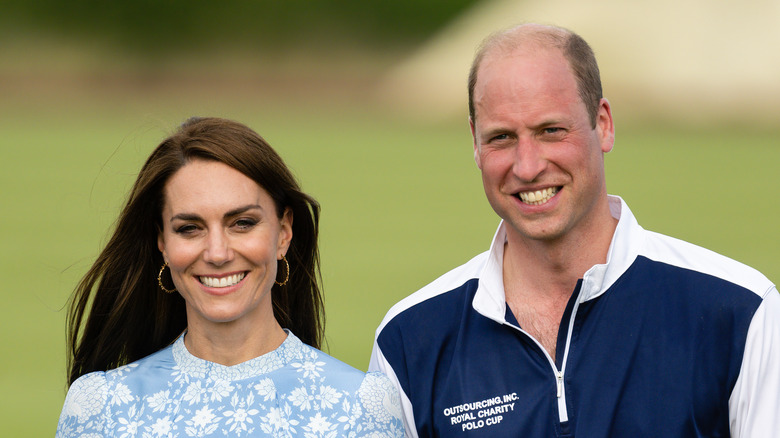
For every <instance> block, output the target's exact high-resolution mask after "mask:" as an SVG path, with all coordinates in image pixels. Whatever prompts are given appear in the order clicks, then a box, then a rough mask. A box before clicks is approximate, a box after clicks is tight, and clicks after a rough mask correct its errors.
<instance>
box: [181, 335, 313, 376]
mask: <svg viewBox="0 0 780 438" xmlns="http://www.w3.org/2000/svg"><path fill="white" fill-rule="evenodd" d="M285 331H286V332H287V338H286V339H285V340H284V342H282V344H281V345H280V346H279V347H278V348H277V349H276V350H273V351H270V352H268V353H266V354H264V355H262V356H258V357H256V358H254V359H249V360H248V361H246V362H242V363H240V364H236V365H231V366H226V365H221V364H218V363H215V362H210V361H207V360H205V359H201V358H199V357H195V356H193V355H192V353H190V352H189V351H188V350H187V347H186V346H185V345H184V336H185V335H186V332H185V333H183V334H182V335H181V336H179V338H178V339H176V341H175V342H174V343H173V345H172V346H171V350H172V353H173V359H174V361H175V362H176V368H175V369H174V375H175V380H179V379H185V380H187V381H188V380H189V379H209V380H221V381H235V380H241V379H247V378H252V377H256V376H260V375H263V374H268V373H270V372H273V371H275V370H278V369H280V368H282V367H284V366H286V365H287V364H289V363H290V362H292V361H294V360H300V358H301V357H303V354H304V344H303V342H302V341H301V340H300V339H298V337H296V336H295V335H294V334H292V332H290V331H289V330H287V329H285Z"/></svg>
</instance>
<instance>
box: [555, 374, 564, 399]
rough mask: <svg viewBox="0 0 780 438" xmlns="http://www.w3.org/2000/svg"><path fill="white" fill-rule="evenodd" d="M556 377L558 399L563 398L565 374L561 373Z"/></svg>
mask: <svg viewBox="0 0 780 438" xmlns="http://www.w3.org/2000/svg"><path fill="white" fill-rule="evenodd" d="M556 377H557V380H558V398H561V396H563V374H561V373H560V372H559V373H558V374H557V376H556Z"/></svg>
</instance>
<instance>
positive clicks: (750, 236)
mask: <svg viewBox="0 0 780 438" xmlns="http://www.w3.org/2000/svg"><path fill="white" fill-rule="evenodd" d="M78 3H84V4H85V5H89V4H91V3H90V2H78ZM260 3H262V2H260ZM401 3H404V2H401ZM468 3H473V2H462V3H461V4H459V5H457V7H453V9H451V10H441V8H440V10H439V11H436V10H434V11H433V12H429V15H428V17H429V22H427V24H420V23H417V24H414V23H411V24H409V27H408V29H417V30H414V31H411V30H408V29H407V31H402V30H401V29H394V28H393V27H392V26H386V27H381V26H374V27H373V28H372V27H371V26H366V24H370V22H369V23H365V22H366V21H367V20H368V19H367V18H366V16H361V15H359V14H356V13H354V12H353V13H352V15H349V14H347V13H343V14H341V15H340V14H339V10H338V8H336V5H337V2H330V4H331V6H332V8H335V9H332V10H329V12H328V13H327V14H326V13H324V12H322V11H320V13H321V14H324V15H323V16H332V17H335V18H332V19H331V21H334V22H336V24H335V25H331V26H326V25H322V26H323V27H322V28H319V27H317V28H316V29H317V32H318V33H315V34H314V35H311V34H307V33H306V32H303V33H300V32H292V31H291V30H290V29H289V26H287V27H285V26H279V28H281V29H285V30H284V32H287V33H284V32H282V31H280V30H279V29H276V31H275V32H276V33H275V34H274V35H276V36H277V37H280V38H282V39H283V40H284V41H287V44H282V43H279V44H277V46H276V50H270V49H268V48H267V47H269V46H273V45H274V43H275V40H274V39H273V38H271V37H269V36H268V33H265V34H263V33H261V32H259V31H256V32H255V33H250V34H249V35H244V36H243V37H242V36H241V35H234V34H230V32H226V33H225V35H226V36H225V41H242V44H235V45H234V46H233V48H232V49H231V50H224V49H223V48H220V47H224V46H219V44H217V46H218V47H209V48H208V50H206V49H203V50H202V51H201V50H196V48H195V47H194V46H197V44H189V43H187V40H183V39H181V38H179V37H176V38H174V37H166V36H165V34H156V35H157V36H158V37H159V38H161V39H163V40H164V41H170V48H166V47H167V46H166V45H162V46H159V45H155V44H149V43H148V42H139V43H138V44H129V43H128V42H127V41H128V40H131V39H132V38H131V37H132V35H134V33H133V32H135V35H137V34H138V32H139V30H137V29H136V30H133V29H130V30H126V32H124V33H121V32H114V33H111V32H108V31H107V30H106V29H102V28H99V27H98V26H95V28H94V29H92V28H89V27H84V28H78V25H77V24H78V20H75V19H73V21H72V22H69V21H67V20H65V21H64V22H63V23H60V24H58V25H57V26H53V25H52V23H55V22H57V21H56V20H54V18H56V17H57V15H56V14H54V13H47V14H45V13H42V12H40V11H37V12H36V11H32V12H31V11H29V10H28V9H25V8H24V7H21V6H20V7H18V8H16V9H13V10H12V11H14V13H15V14H17V17H25V20H22V21H21V22H22V23H23V25H21V24H18V23H19V22H17V25H16V26H18V28H15V29H13V30H12V31H11V30H8V29H9V28H8V27H7V26H6V27H4V29H5V31H4V33H3V34H2V35H0V37H2V39H0V43H2V44H3V47H4V50H3V52H2V54H0V75H2V76H0V93H2V98H1V99H0V157H2V164H3V170H2V172H0V205H1V206H2V207H1V208H2V214H1V215H0V242H2V243H1V245H2V251H1V252H0V269H2V274H3V275H2V277H3V278H4V279H5V281H6V283H5V286H4V287H3V292H2V293H3V302H4V305H3V306H2V307H0V324H2V325H1V326H0V330H1V332H2V340H3V343H2V346H1V347H0V370H1V371H2V372H0V394H2V395H3V396H2V397H1V398H0V424H2V425H3V431H4V432H3V434H4V435H6V436H51V435H52V434H53V433H54V429H55V427H56V422H57V417H58V415H59V411H60V409H61V406H62V401H63V399H64V396H65V391H66V387H65V355H64V352H65V330H64V317H65V312H64V308H65V306H66V303H67V299H68V297H69V294H70V292H71V291H72V289H73V287H74V286H75V283H76V282H77V281H78V279H79V278H80V276H81V275H83V273H84V272H85V271H86V270H87V268H88V267H89V266H90V264H91V262H92V261H93V260H94V258H95V256H96V255H97V253H98V252H99V250H100V248H101V246H102V245H103V244H104V243H105V240H106V238H107V235H108V232H109V230H110V228H111V226H112V224H113V221H114V219H115V217H116V215H117V213H118V209H119V207H120V205H121V204H122V202H123V201H124V198H125V195H126V193H127V191H128V189H129V187H130V185H131V184H132V182H133V180H134V177H135V174H136V172H137V171H138V169H139V167H140V165H141V164H142V162H143V160H144V159H145V158H146V156H147V155H148V153H149V152H150V151H151V150H152V149H153V148H154V147H155V146H156V145H157V143H158V142H159V141H160V140H161V139H162V138H163V137H164V136H165V135H166V134H167V133H169V132H170V131H171V130H172V129H173V128H174V127H175V126H176V125H177V124H178V123H180V122H181V121H183V120H184V119H185V118H187V117H189V116H192V115H216V116H221V117H227V118H232V119H236V120H239V121H241V122H244V123H246V124H248V125H249V126H250V127H252V128H254V129H255V130H256V131H258V132H259V133H260V134H261V135H263V136H264V137H265V138H266V139H267V140H268V141H269V142H270V143H271V145H272V146H273V147H275V148H276V149H277V150H278V151H279V152H280V154H281V155H282V156H283V157H284V158H285V160H286V161H287V163H288V165H289V166H290V167H291V168H292V169H293V171H294V172H295V174H296V175H297V176H298V177H299V179H300V181H301V183H302V185H303V188H304V189H305V190H306V191H308V192H309V193H311V194H312V195H314V196H315V197H316V198H317V199H318V200H319V201H320V202H321V204H322V207H323V210H322V222H321V232H322V238H321V251H322V254H321V255H322V269H323V277H324V286H325V297H326V313H327V322H326V337H327V341H328V345H327V348H326V350H327V351H329V352H330V353H331V354H332V355H334V356H336V357H337V358H339V359H342V360H344V361H346V362H348V363H350V364H352V365H353V366H355V367H357V368H360V369H365V368H366V366H367V364H368V357H369V354H370V350H371V343H372V337H373V332H374V330H375V328H376V326H377V325H378V324H379V322H380V321H381V319H382V317H383V315H384V313H385V312H386V311H387V310H388V308H389V307H390V306H391V305H392V304H394V303H395V302H397V301H398V300H400V299H401V298H403V297H404V296H406V295H408V294H410V293H412V292H413V291H415V290H416V289H417V288H419V287H421V286H423V285H425V284H426V283H427V282H429V281H431V280H433V279H434V278H435V277H437V276H438V275H440V274H442V273H444V272H445V271H447V270H449V269H451V268H453V267H455V266H456V265H458V264H460V263H463V262H465V261H467V260H468V259H469V258H471V257H472V256H474V255H476V254H477V253H478V252H481V251H483V250H486V249H487V248H488V245H489V243H490V240H491V237H492V235H493V232H494V230H495V227H496V225H497V223H498V220H497V218H496V217H495V215H494V213H493V212H492V210H491V209H490V207H489V205H488V203H487V202H486V200H485V198H484V194H483V192H482V186H481V181H480V177H479V172H478V169H477V168H476V166H475V165H474V162H473V153H472V149H471V139H470V135H469V131H468V126H467V124H466V119H465V117H466V116H465V114H466V102H465V90H464V96H463V117H462V118H459V119H457V120H448V119H447V120H440V121H438V122H435V123H434V122H424V121H419V120H413V119H410V118H409V117H405V116H404V115H403V114H398V113H394V112H392V111H390V110H389V109H385V108H383V107H382V106H381V105H378V104H376V102H375V101H374V100H372V99H369V98H368V97H367V96H368V94H369V92H370V90H371V88H372V86H373V85H374V84H375V82H376V78H377V77H379V76H380V75H381V73H382V72H383V71H384V70H385V69H386V68H387V66H389V65H391V64H392V63H393V62H394V61H396V60H398V59H399V58H400V57H402V56H403V55H404V54H405V53H408V52H409V51H410V50H412V49H413V48H414V47H415V45H417V44H420V42H421V41H422V40H423V39H424V38H425V36H427V35H430V34H431V33H433V32H434V31H435V30H436V28H437V27H439V26H440V25H442V24H443V23H445V22H446V20H447V19H448V18H450V17H451V16H453V15H454V14H456V13H457V12H458V11H459V8H463V7H466V6H467V5H468ZM344 4H345V5H349V4H350V2H344ZM433 4H436V2H433ZM399 7H401V6H399ZM434 9H435V8H434ZM316 11H317V10H315V11H314V12H316ZM50 12H51V11H50ZM55 12H56V11H55ZM123 13H127V12H126V11H120V12H115V15H117V16H119V17H121V16H122V14H123ZM384 13H385V14H391V12H388V11H385V12H384ZM392 13H398V14H399V16H402V15H403V14H401V13H400V12H398V11H396V12H392ZM36 14H38V15H36ZM277 14H282V13H281V12H277ZM328 14H330V15H328ZM288 15H290V16H291V17H293V18H295V17H294V14H292V13H290V12H288ZM161 16H162V17H167V18H168V19H170V17H168V16H165V15H164V14H161ZM315 16H316V15H315ZM380 16H381V15H380ZM388 16H391V17H392V15H388ZM52 17H54V18H52ZM71 18H72V17H71ZM299 18H300V17H299ZM310 20H313V19H311V18H310ZM339 20H341V21H339ZM120 21H121V20H117V22H120ZM324 21H327V20H324ZM311 22H313V21H311ZM311 22H309V23H311ZM356 22H362V23H363V25H364V26H365V27H368V29H364V28H360V26H355V29H357V30H355V29H352V28H351V27H350V29H352V30H351V31H350V32H354V33H349V32H345V31H344V23H347V24H349V23H356ZM379 22H383V21H382V20H379ZM41 23H43V24H41ZM68 23H71V24H68ZM72 23H76V24H72ZM286 23H288V24H289V23H290V21H287V22H286ZM109 24H110V23H109ZM304 24H305V22H304ZM147 26H149V27H147V28H150V29H155V27H154V26H159V27H160V28H164V26H161V25H159V24H157V25H155V24H148V25H147ZM193 27H195V26H193ZM304 27H305V26H301V27H298V28H297V29H298V30H300V29H302V28H304ZM195 28H196V29H197V27H195ZM222 28H223V29H226V28H230V26H227V27H225V26H224V25H222ZM328 29H331V33H327V32H328ZM339 29H341V30H339ZM77 30H78V31H77ZM271 30H273V29H270V30H268V31H269V32H270V31H271ZM141 32H142V30H141ZM209 32H212V31H211V30H210V31H209ZM213 32H215V31H213ZM322 32H326V33H325V34H324V35H332V38H331V39H330V40H328V39H327V38H325V39H324V40H323V37H322V35H323V33H322ZM195 33H197V32H191V33H190V35H192V34H195ZM236 33H240V32H236ZM216 34H217V33H212V34H209V35H216ZM293 34H295V36H292V35H293ZM98 35H104V36H106V37H105V38H96V36H98ZM128 35H129V36H130V37H128ZM356 35H364V36H365V37H364V38H360V39H359V44H358V43H355V42H354V41H355V38H356ZM394 35H402V36H403V37H398V38H395V37H394ZM166 38H167V39H166ZM247 40H249V41H250V43H247V42H246V41H247ZM192 41H195V42H199V41H200V40H198V39H197V38H195V39H193V40H192ZM210 41H211V40H210ZM252 41H254V42H252ZM258 41H260V43H258ZM350 41H351V43H350ZM391 42H392V43H391ZM199 44H202V41H201V42H200V43H199ZM323 47H329V50H324V49H322V48H323ZM258 54H263V56H258ZM268 59H272V60H274V62H267V60H268ZM463 68H464V70H465V69H466V68H467V66H463ZM606 89H607V93H608V92H609V86H608V84H607V86H606ZM613 104H614V102H613ZM614 109H615V114H616V123H617V141H616V146H615V149H614V151H613V152H611V153H610V154H608V155H607V157H606V163H607V184H608V191H609V192H610V193H614V194H619V195H621V196H622V197H623V198H624V199H625V200H626V201H627V202H628V203H629V205H630V207H631V209H632V210H633V212H634V214H635V215H636V216H637V217H638V219H639V221H640V223H641V224H642V225H643V226H644V227H645V228H648V229H652V230H654V231H659V232H662V233H665V234H670V235H673V236H675V237H679V238H682V239H684V240H688V241H690V242H693V243H696V244H699V245H702V246H705V247H708V248H710V249H713V250H715V251H718V252H721V253H723V254H725V255H728V256H730V257H732V258H735V259H737V260H740V261H742V262H745V263H747V264H749V265H752V266H754V267H756V268H757V269H759V270H761V271H762V272H764V273H765V274H766V275H767V276H768V277H769V278H770V279H772V280H773V281H777V280H778V279H780V253H778V251H777V244H778V242H780V229H779V227H778V226H777V218H778V216H780V214H779V213H780V203H778V201H777V196H776V193H775V192H776V189H777V188H778V186H780V184H778V181H780V177H778V174H777V169H776V167H777V164H778V163H780V147H778V141H777V138H778V134H780V129H778V128H777V127H774V128H772V127H766V126H748V125H742V126H724V125H723V124H722V123H721V124H702V123H698V124H696V125H695V126H686V124H685V123H672V122H670V121H668V120H666V121H637V120H632V121H631V122H630V123H629V122H627V121H623V120H622V119H621V115H620V114H621V110H620V108H619V107H615V108H614Z"/></svg>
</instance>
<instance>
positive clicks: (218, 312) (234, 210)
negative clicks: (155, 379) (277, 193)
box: [157, 159, 292, 331]
mask: <svg viewBox="0 0 780 438" xmlns="http://www.w3.org/2000/svg"><path fill="white" fill-rule="evenodd" d="M164 197H165V198H164V199H165V202H164V205H163V209H162V228H163V229H162V232H161V233H160V234H159V236H158V239H157V245H158V247H159V249H160V251H161V252H162V254H163V258H164V259H165V260H166V261H167V262H168V265H169V266H170V269H171V276H172V277H173V282H174V284H175V285H176V289H177V290H178V291H179V293H180V294H181V296H182V297H184V300H185V301H186V303H187V304H186V307H187V324H188V328H189V330H190V331H192V330H193V329H199V328H201V327H204V328H207V327H208V326H213V325H215V324H225V323H236V322H241V323H249V324H251V325H252V327H258V326H262V325H263V324H269V323H270V322H271V321H274V319H273V318H274V317H273V307H272V305H271V287H272V286H273V284H274V280H275V279H276V271H277V260H280V259H281V258H282V255H284V254H285V253H286V252H287V248H288V246H289V244H290V239H292V213H291V212H290V211H289V210H287V211H285V213H284V215H283V216H282V218H281V219H279V217H278V216H277V213H276V205H275V204H274V201H273V200H272V199H271V197H270V196H269V195H268V193H267V192H266V191H265V190H264V189H263V188H262V187H260V186H259V185H257V183H255V182H254V181H253V180H251V179H250V178H248V177H247V176H246V175H244V174H242V173H241V172H239V171H238V170H236V169H234V168H232V167H230V166H228V165H226V164H223V163H220V162H217V161H211V160H203V159H194V160H192V161H190V162H189V163H188V164H186V165H185V166H184V167H182V168H181V169H179V170H178V171H177V172H176V173H175V174H173V176H172V177H171V178H170V180H169V181H168V182H167V184H166V185H165V188H164ZM283 269H284V268H283ZM282 275H284V273H282Z"/></svg>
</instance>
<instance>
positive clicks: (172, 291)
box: [157, 262, 176, 294]
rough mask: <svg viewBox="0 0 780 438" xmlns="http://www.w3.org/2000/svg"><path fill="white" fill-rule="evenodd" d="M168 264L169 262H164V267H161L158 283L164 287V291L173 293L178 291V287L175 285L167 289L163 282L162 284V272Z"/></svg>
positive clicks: (161, 287)
mask: <svg viewBox="0 0 780 438" xmlns="http://www.w3.org/2000/svg"><path fill="white" fill-rule="evenodd" d="M166 266H168V262H165V263H163V265H162V268H160V273H159V274H157V284H159V285H160V289H162V290H163V292H165V293H167V294H172V293H174V292H176V288H175V287H174V288H173V289H166V288H165V286H163V284H162V273H163V271H164V270H165V267H166Z"/></svg>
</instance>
